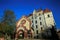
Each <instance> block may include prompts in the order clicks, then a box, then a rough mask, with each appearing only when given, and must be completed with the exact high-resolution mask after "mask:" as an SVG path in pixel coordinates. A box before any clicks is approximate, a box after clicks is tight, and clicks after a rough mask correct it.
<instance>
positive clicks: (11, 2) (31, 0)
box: [0, 0, 60, 29]
mask: <svg viewBox="0 0 60 40" xmlns="http://www.w3.org/2000/svg"><path fill="white" fill-rule="evenodd" d="M40 8H42V9H45V8H48V9H50V10H51V11H52V12H53V16H54V19H55V22H56V26H57V28H58V29H60V0H0V18H1V16H2V15H3V12H4V10H6V9H9V10H12V11H14V13H15V15H16V19H17V20H18V19H19V18H21V17H22V16H23V15H29V14H30V13H32V12H33V10H34V9H40Z"/></svg>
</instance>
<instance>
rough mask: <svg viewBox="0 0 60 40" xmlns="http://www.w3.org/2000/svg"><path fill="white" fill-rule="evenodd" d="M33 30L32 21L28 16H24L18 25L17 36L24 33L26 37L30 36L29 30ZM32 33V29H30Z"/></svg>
mask: <svg viewBox="0 0 60 40" xmlns="http://www.w3.org/2000/svg"><path fill="white" fill-rule="evenodd" d="M29 30H31V21H30V20H29V19H28V18H27V17H26V16H23V17H22V18H21V19H20V20H19V21H18V22H17V25H16V38H18V36H19V35H20V34H21V33H23V35H24V38H28V31H29ZM30 34H31V35H32V31H30Z"/></svg>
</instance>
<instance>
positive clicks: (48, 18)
mask: <svg viewBox="0 0 60 40" xmlns="http://www.w3.org/2000/svg"><path fill="white" fill-rule="evenodd" d="M44 16H45V22H46V25H47V27H51V26H54V25H55V24H54V23H55V22H54V18H53V14H52V12H47V13H44Z"/></svg>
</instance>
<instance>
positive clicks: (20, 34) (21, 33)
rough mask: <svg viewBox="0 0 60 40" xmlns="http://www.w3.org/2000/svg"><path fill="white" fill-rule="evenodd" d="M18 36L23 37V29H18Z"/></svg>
mask: <svg viewBox="0 0 60 40" xmlns="http://www.w3.org/2000/svg"><path fill="white" fill-rule="evenodd" d="M18 38H24V31H23V30H20V31H19V36H18Z"/></svg>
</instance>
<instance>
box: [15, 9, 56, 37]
mask: <svg viewBox="0 0 60 40" xmlns="http://www.w3.org/2000/svg"><path fill="white" fill-rule="evenodd" d="M23 20H24V21H23ZM25 22H26V23H25ZM21 23H22V24H21ZM24 23H25V24H24ZM16 25H17V26H16V28H17V34H18V32H19V35H20V32H21V30H23V31H24V33H23V34H25V33H26V34H25V36H27V33H28V31H27V30H31V27H32V28H33V29H34V31H33V32H32V31H31V33H32V35H33V36H36V35H38V34H39V33H41V32H42V31H44V30H45V29H48V28H52V26H55V21H54V18H53V14H52V11H50V10H48V9H45V10H34V11H33V13H32V14H30V15H29V16H27V17H26V16H23V17H22V18H21V19H20V20H19V21H18V22H17V24H16ZM23 26H24V27H26V29H27V30H25V28H24V27H23ZM25 31H26V32H25ZM31 33H30V34H31ZM25 36H24V37H25Z"/></svg>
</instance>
